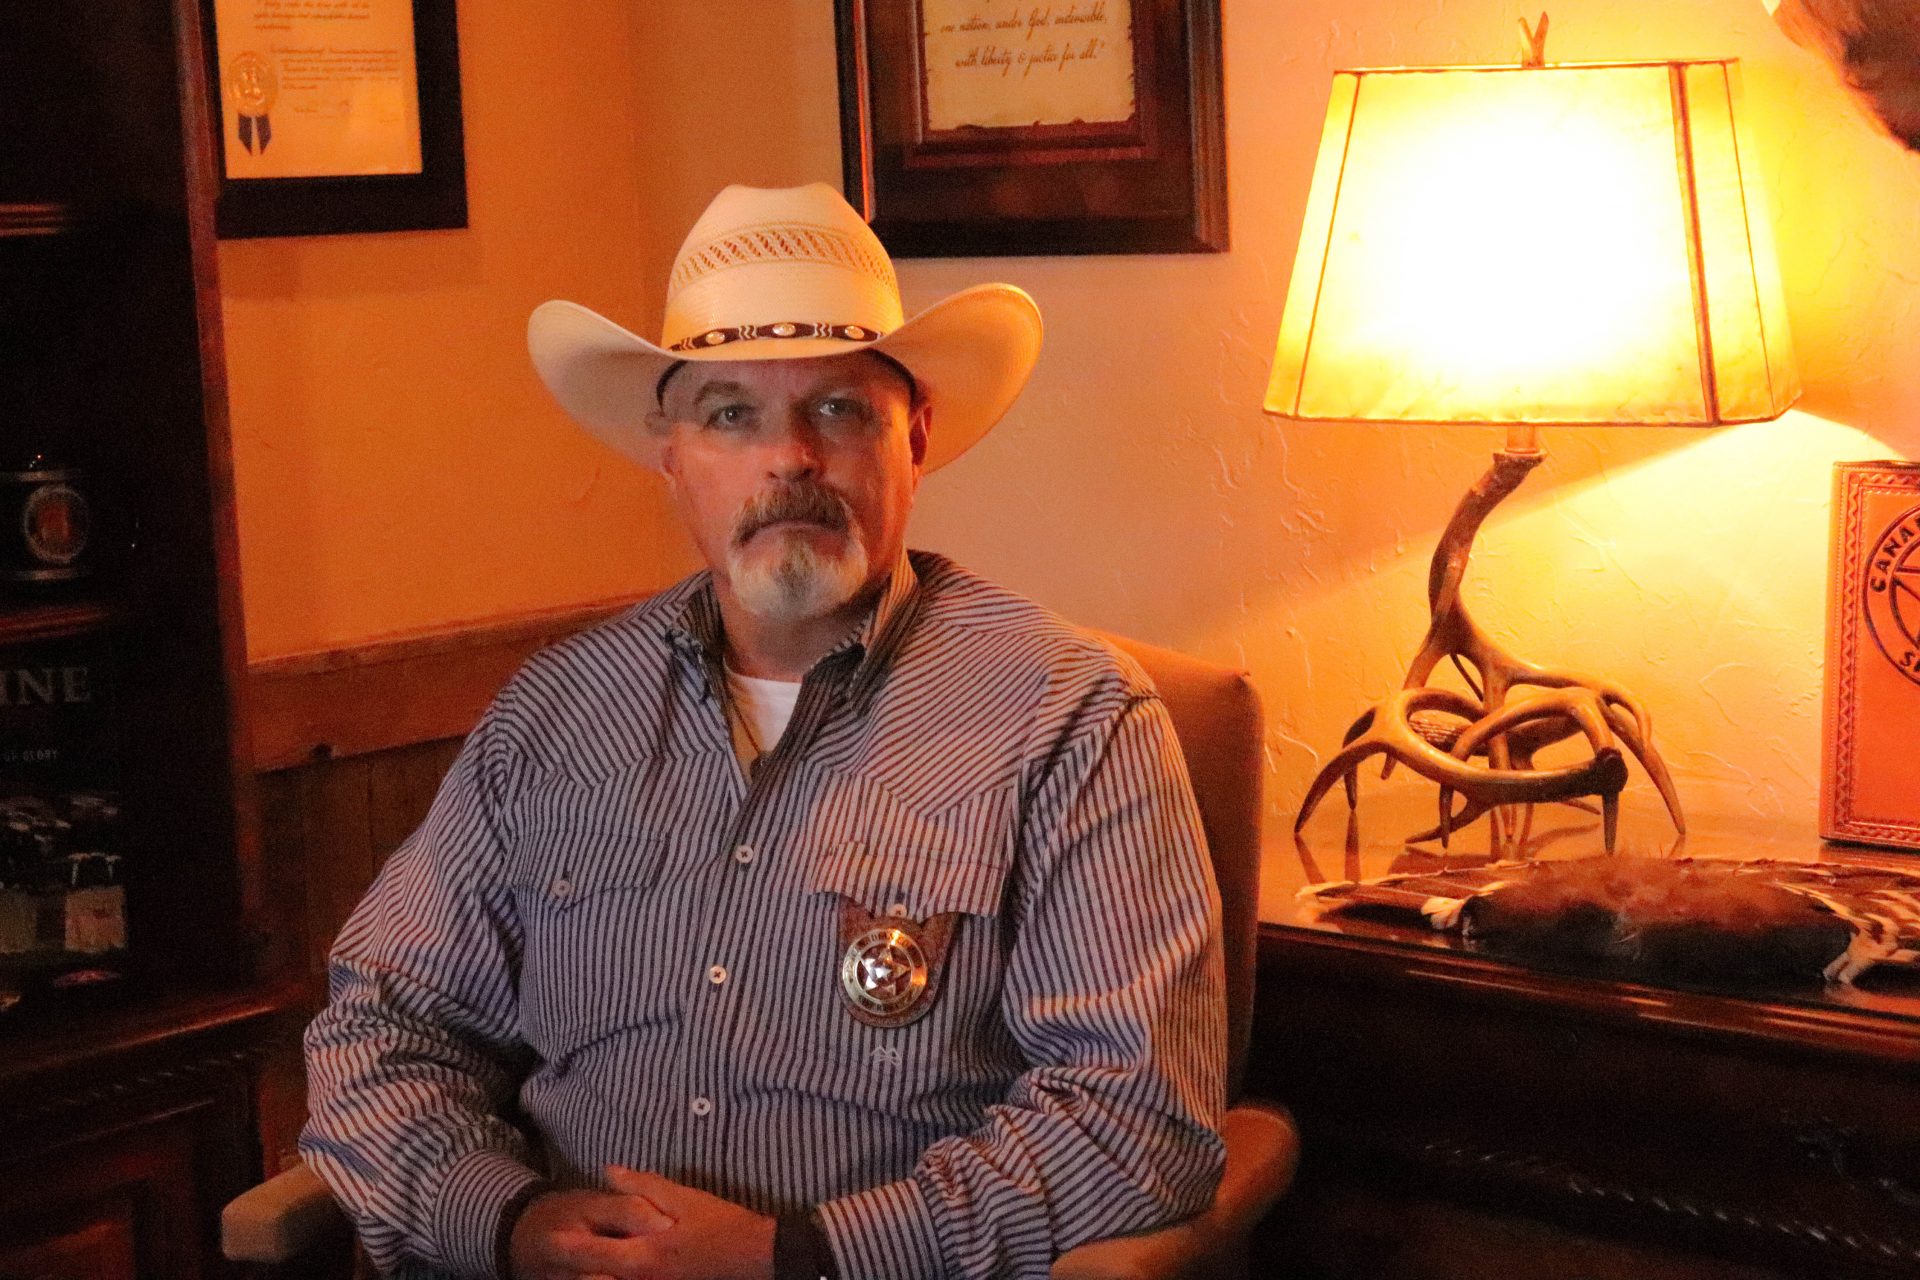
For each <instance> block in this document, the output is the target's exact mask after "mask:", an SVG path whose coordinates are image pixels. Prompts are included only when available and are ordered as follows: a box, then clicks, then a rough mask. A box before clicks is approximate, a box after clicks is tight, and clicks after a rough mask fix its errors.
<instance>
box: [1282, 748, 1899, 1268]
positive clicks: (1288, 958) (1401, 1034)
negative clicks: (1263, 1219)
mask: <svg viewBox="0 0 1920 1280" xmlns="http://www.w3.org/2000/svg"><path fill="white" fill-rule="evenodd" d="M1371 787H1372V789H1371V790H1367V789H1363V794H1362V798H1361V807H1360V812H1359V821H1358V823H1357V831H1353V832H1349V831H1348V830H1347V829H1346V828H1347V815H1346V813H1345V810H1344V806H1342V805H1341V804H1340V803H1339V801H1338V798H1337V797H1336V798H1335V799H1333V800H1332V801H1330V802H1329V803H1328V804H1327V805H1326V806H1324V808H1323V811H1322V812H1321V813H1319V814H1316V815H1315V819H1314V821H1313V822H1312V823H1311V824H1309V826H1308V828H1307V830H1306V831H1305V832H1304V833H1303V837H1304V838H1303V839H1302V840H1301V841H1300V842H1299V843H1298V845H1297V846H1295V847H1293V848H1288V849H1286V850H1285V851H1284V852H1280V851H1275V852H1271V853H1269V855H1268V858H1267V868H1266V873H1267V878H1266V881H1265V882H1264V884H1263V909H1262V920H1263V924H1262V928H1261V938H1260V972H1259V987H1258V991H1259V997H1258V1008H1257V1012H1256V1016H1255V1029H1254V1041H1253V1060H1252V1064H1251V1071H1252V1080H1251V1087H1252V1088H1254V1089H1255V1090H1256V1091H1258V1092H1260V1093H1262V1094H1265V1095H1268V1096H1271V1097H1274V1098H1276V1099H1278V1100H1280V1101H1283V1102H1285V1103H1286V1104H1287V1105H1289V1106H1290V1107H1292V1108H1293V1110H1294V1114H1295V1116H1296V1117H1297V1118H1298V1120H1299V1122H1300V1127H1301V1131H1302V1134H1303V1140H1304V1160H1303V1164H1302V1168H1301V1173H1300V1178H1299V1182H1298V1184H1297V1189H1296V1191H1295V1193H1294V1194H1293V1195H1292V1196H1291V1197H1290V1198H1289V1200H1288V1201H1287V1203H1286V1204H1285V1205H1284V1206H1283V1208H1282V1211H1281V1212H1280V1213H1279V1214H1278V1215H1277V1217H1276V1218H1275V1220H1274V1221H1273V1222H1272V1224H1271V1227H1270V1230H1269V1231H1268V1233H1267V1234H1266V1236H1265V1237H1264V1239H1263V1241H1262V1247H1263V1248H1264V1249H1265V1250H1266V1251H1267V1254H1266V1256H1267V1257H1268V1258H1269V1259H1270V1264H1271V1271H1272V1273H1273V1274H1276V1275H1287V1276H1310V1277H1329V1278H1330V1277H1342V1278H1344V1277H1353V1278H1354V1280H1360V1278H1361V1277H1365V1278H1366V1280H1390V1278H1399V1277H1409V1278H1411V1277H1431V1278H1433V1280H1442V1278H1445V1280H1453V1278H1454V1277H1459V1278H1460V1280H1465V1278H1466V1277H1475V1278H1480V1277H1499V1278H1500V1280H1530V1278H1531V1277H1542V1278H1543V1280H1544V1278H1545V1277H1553V1280H1568V1278H1569V1277H1577V1278H1580V1280H1587V1278H1593V1280H1607V1278H1611V1277H1621V1278H1623V1280H1624V1278H1626V1277H1631V1278H1632V1280H1665V1278H1667V1277H1696V1278H1697V1277H1728V1278H1743V1280H1744V1278H1747V1277H1751V1278H1753V1280H1762V1278H1769V1280H1772V1278H1779V1277H1789V1276H1793V1277H1803V1276H1804V1277H1812V1276H1820V1277H1832V1276H1854V1275H1858V1276H1895V1275H1920V976H1916V977H1892V976H1888V975H1886V974H1884V973H1881V974H1878V975H1869V976H1868V977H1867V978H1865V979H1863V980H1862V984H1861V986H1860V987H1859V988H1857V989H1855V988H1843V987H1834V988H1829V987H1826V986H1824V985H1823V984H1822V983H1821V982H1820V981H1819V980H1818V979H1817V978H1816V979H1813V980H1810V981H1808V982H1807V983H1805V984H1802V985H1798V986H1776V987H1772V988H1769V989H1767V990H1764V991H1762V990H1726V989H1722V990H1712V989H1698V988H1695V989H1682V988H1680V987H1678V986H1656V985H1650V984H1647V983H1643V982H1631V981H1623V980H1619V979H1616V978H1612V977H1609V976H1608V975H1606V974H1605V973H1602V972H1594V971H1587V972H1580V971H1577V970H1572V969H1568V970H1550V969H1547V968H1543V967H1540V966H1537V965H1523V964H1518V963H1514V962H1511V961H1508V960H1503V959H1499V958H1495V957H1493V956H1490V955H1486V954H1480V953H1476V952H1475V951H1473V950H1470V949H1469V948H1468V947H1467V946H1465V945H1464V944H1462V943H1460V942H1459V941H1457V940H1455V939H1453V938H1452V937H1450V936H1447V935H1442V934H1439V933H1436V932H1433V931H1431V930H1429V929H1426V928H1425V927H1424V926H1422V925H1418V924H1411V923H1401V922H1395V921H1392V920H1388V919H1385V918H1380V917H1374V918H1366V917H1363V916H1356V915H1351V914H1336V915H1331V916H1320V917H1317V918H1316V917H1315V916H1313V915H1312V914H1311V913H1310V912H1308V911H1305V910H1303V909H1302V908H1301V907H1300V906H1299V904H1298V903H1297V902H1296V901H1295V897H1294V895H1295V893H1296V892H1297V891H1298V889H1299V888H1300V887H1301V886H1303V885H1305V884H1307V883H1310V882H1314V881H1319V880H1325V879H1360V878H1369V877H1372V876H1377V875H1383V874H1386V873H1387V872H1388V871H1390V870H1394V869H1401V866H1404V863H1405V860H1406V859H1407V857H1408V851H1407V847H1406V846H1405V844H1404V842H1403V840H1402V839H1400V838H1396V833H1399V835H1401V836H1403V835H1404V834H1405V833H1409V832H1413V831H1417V830H1419V829H1421V828H1422V827H1425V826H1430V825H1431V823H1432V803H1433V800H1432V791H1431V789H1429V788H1422V787H1413V786H1409V787H1405V788H1399V789H1394V788H1385V789H1383V788H1381V786H1380V784H1379V783H1377V782H1374V783H1372V784H1371ZM1630 794H1631V793H1630ZM1639 799H1641V800H1644V797H1642V798H1639ZM1538 825H1539V826H1540V830H1539V832H1538V833H1537V837H1536V843H1537V845H1538V847H1539V848H1540V849H1542V850H1543V851H1544V852H1543V854H1542V856H1554V857H1568V856H1583V855H1586V854H1599V853H1600V852H1601V846H1600V837H1599V832H1598V819H1597V818H1588V817H1586V816H1584V815H1581V814H1578V813H1575V812H1573V811H1572V810H1567V809H1559V810H1557V811H1556V812H1555V813H1553V814H1548V813H1547V811H1545V810H1542V813H1541V818H1540V820H1539V824H1538ZM1694 826H1695V830H1694V832H1693V833H1692V835H1691V836H1690V837H1689V838H1688V839H1687V840H1686V841H1684V842H1676V841H1675V839H1674V837H1673V836H1672V833H1671V830H1670V828H1667V827H1666V826H1665V819H1664V817H1663V816H1661V815H1660V814H1659V813H1658V811H1657V810H1656V809H1651V808H1647V807H1646V806H1645V805H1644V803H1642V804H1637V805H1631V806H1630V807H1629V809H1628V811H1627V813H1626V814H1625V815H1624V816H1623V826H1622V851H1623V852H1624V853H1628V854H1632V853H1639V854H1656V855H1661V856H1698V857H1711V856H1719V857H1767V858H1795V859H1805V860H1816V859H1825V860H1834V859H1838V860H1843V861H1867V862H1880V863H1882V864H1890V865H1896V866H1903V867H1906V868H1908V869H1912V870H1915V871H1920V855H1911V856H1905V857H1904V858H1903V855H1899V854H1888V853H1884V852H1883V853H1878V854H1876V853H1874V852H1873V851H1867V850H1850V849H1847V850H1843V849H1839V848H1835V847H1829V846H1823V845H1822V844H1821V843H1820V841H1819V840H1818V839H1817V838H1816V836H1815V835H1814V833H1813V830H1812V826H1811V823H1810V822H1809V824H1808V825H1807V827H1806V828H1805V829H1802V830H1795V829H1792V828H1791V827H1789V826H1787V825H1785V824H1780V823H1763V822H1759V821H1756V820H1753V819H1750V818H1749V819H1738V818H1731V817H1727V816H1716V815H1696V816H1695V817H1694ZM1488 839H1489V838H1488V835H1487V832H1486V827H1485V824H1484V823H1483V824H1479V825H1477V826H1476V827H1474V828H1471V829H1470V830H1469V831H1468V832H1466V833H1460V834H1456V836H1455V839H1454V854H1455V855H1456V856H1458V857H1460V858H1461V859H1462V860H1463V861H1480V860H1485V859H1486V858H1487V856H1488ZM1432 847H1433V846H1422V848H1432ZM1396 864H1399V865H1396Z"/></svg>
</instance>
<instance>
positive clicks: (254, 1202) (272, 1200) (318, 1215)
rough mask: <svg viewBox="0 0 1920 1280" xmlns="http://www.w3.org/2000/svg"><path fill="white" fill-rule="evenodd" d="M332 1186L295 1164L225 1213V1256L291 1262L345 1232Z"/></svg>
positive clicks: (237, 1259)
mask: <svg viewBox="0 0 1920 1280" xmlns="http://www.w3.org/2000/svg"><path fill="white" fill-rule="evenodd" d="M346 1227H347V1219H346V1215H344V1214H342V1213H341V1212H340V1207H339V1206H338V1205H336V1204H335V1203H334V1202H333V1194H332V1193H331V1192H329V1191H328V1190H327V1184H326V1183H324V1182H322V1181H320V1178H319V1176H318V1175H317V1174H315V1173H314V1172H313V1170H311V1169H309V1168H307V1166H306V1165H305V1164H295V1165H293V1166H291V1167H290V1168H288V1169H287V1170H286V1171H285V1172H283V1173H280V1174H277V1175H275V1176H274V1177H271V1178H268V1179H267V1180H266V1181H265V1182H263V1183H261V1184H260V1185H259V1186H257V1187H254V1188H253V1189H252V1190H250V1191H246V1192H243V1193H242V1194H240V1195H238V1196H236V1197H234V1199H233V1200H231V1201H229V1202H228V1204H227V1207H226V1208H225V1209H223V1210H221V1211H220V1251H221V1252H222V1253H223V1254H225V1255H226V1257H227V1258H228V1260H230V1261H233V1262H264V1263H284V1262H292V1261H294V1260H295V1259H296V1258H298V1257H300V1256H301V1255H302V1254H305V1253H307V1252H309V1251H311V1250H313V1249H316V1248H318V1247H319V1246H320V1245H322V1244H325V1243H328V1242H329V1241H332V1240H336V1239H338V1238H339V1237H340V1235H341V1234H342V1233H343V1232H344V1231H345V1230H346Z"/></svg>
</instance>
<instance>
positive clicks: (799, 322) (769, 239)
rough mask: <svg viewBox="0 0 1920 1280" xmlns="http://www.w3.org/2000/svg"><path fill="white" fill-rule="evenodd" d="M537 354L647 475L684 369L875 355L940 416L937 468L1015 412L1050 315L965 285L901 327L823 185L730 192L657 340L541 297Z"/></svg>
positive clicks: (683, 258)
mask: <svg viewBox="0 0 1920 1280" xmlns="http://www.w3.org/2000/svg"><path fill="white" fill-rule="evenodd" d="M527 349H528V351H529V352H530V353H531V354H532V356H533V363H534V367H535V368H537V369H538V370H539V371H540V378H541V380H542V381H544V382H545V383H546V384H547V390H549V391H551V392H552V393H553V397H554V399H556V400H558V401H559V402H560V407H561V408H563V409H565V410H566V411H567V413H568V414H569V415H571V416H572V417H573V419H574V420H575V421H577V422H579V423H580V424H581V425H582V426H584V427H586V428H587V429H588V430H589V431H591V432H593V434H594V435H596V436H598V437H600V439H602V440H603V441H605V442H606V443H608V444H610V445H612V446H613V447H614V448H616V449H618V450H620V451H621V452H622V453H625V454H627V455H628V456H629V457H632V458H634V459H636V460H638V461H640V462H642V463H645V464H646V465H648V466H653V465H655V463H656V460H657V458H658V450H659V440H658V439H657V437H656V436H655V435H654V434H653V433H652V432H650V431H649V430H648V429H647V415H648V414H649V413H650V412H652V411H653V410H655V409H656V408H658V402H657V401H656V399H655V396H656V395H657V388H658V386H659V382H660V378H661V375H663V374H664V373H665V372H666V371H667V370H668V369H669V368H670V367H672V366H673V365H674V364H676V363H678V362H680V361H683V360H685V361H702V360H797V359H800V358H802V357H806V356H830V355H840V354H843V353H845V352H849V351H878V352H881V353H883V354H885V355H887V356H889V357H891V358H892V359H894V360H896V361H898V362H899V363H900V364H901V365H903V366H905V367H906V369H907V370H908V372H910V373H911V374H912V375H913V379H914V381H915V382H916V383H918V384H919V387H920V390H921V392H922V393H923V394H924V395H925V396H926V397H927V399H928V401H929V402H930V403H931V404H932V406H933V429H932V438H931V439H930V440H929V442H928V447H927V459H926V468H927V470H929V471H931V470H933V469H934V468H936V467H940V466H943V465H945V464H946V463H949V462H951V461H953V460H954V459H955V458H957V457H959V456H960V455H961V454H962V453H964V452H966V450H967V449H968V448H969V447H970V446H972V445H973V443H974V442H975V441H977V440H979V439H980V437H981V436H983V435H985V434H986V433H987V431H988V429H989V428H991V427H992V426H993V424H994V423H996V422H998V421H999V420H1000V418H1001V416H1002V415H1003V414H1005V413H1006V411H1007V409H1008V408H1009V407H1010V406H1011V405H1012V404H1013V401H1014V398H1015V397H1017V396H1018V395H1019V394H1020V389H1021V388H1022V387H1023V386H1025V385H1026V382H1027V375H1028V374H1030V373H1031V372H1032V371H1033V364H1034V361H1035V360H1036V359H1037V358H1038V357H1039V354H1040V310H1039V308H1038V307H1036V306H1035V305H1034V302H1033V299H1032V298H1030V297H1028V296H1027V294H1026V293H1025V291H1023V290H1021V289H1017V288H1015V287H1014V286H1012V285H1008V284H986V285H979V286H976V287H974V288H971V289H965V290H962V291H961V292H959V293H956V294H954V295H953V296H952V297H950V298H946V299H943V300H942V301H940V302H936V303H934V304H933V305H932V306H930V307H928V308H927V309H926V310H925V311H922V312H920V314H918V315H916V316H914V317H913V319H911V320H904V321H903V320H902V318H901V311H900V285H899V282H898V280H897V279H896V278H895V276H894V273H893V263H892V262H891V261H889V260H888V258H887V251H886V250H885V249H884V248H882V247H881V245H880V239H879V237H877V236H875V235H874V234H873V231H872V229H871V228H869V227H868V226H867V224H866V223H865V222H864V221H863V220H862V219H861V217H860V215H859V214H857V213H855V212H854V211H853V209H852V207H851V206H849V205H848V204H847V202H846V201H845V200H843V199H842V198H841V197H840V193H839V192H837V191H835V190H834V189H833V188H832V187H829V186H827V185H825V184H824V183H818V182H816V183H813V184H811V185H810V186H805V187H787V188H782V189H774V190H767V189H762V188H758V187H741V186H732V187H728V188H727V189H726V190H724V191H722V192H721V193H720V194H719V195H717V196H715V197H714V198H713V203H712V204H710V205H708V206H707V211H706V212H705V213H703V214H701V215H700V220H699V221H698V222H696V223H694V224H693V230H692V231H690V232H688V233H687V238H686V242H685V243H684V244H682V245H681V246H680V253H679V256H678V257H676V258H675V259H674V263H673V274H672V276H671V277H669V279H668V282H667V306H666V317H665V320H664V322H663V323H662V325H661V333H660V341H659V343H658V344H655V343H652V342H648V341H647V340H646V339H645V338H642V337H640V336H639V335H638V334H636V333H633V332H631V331H629V330H627V329H624V328H622V327H621V326H619V325H617V324H615V323H614V322H613V321H611V320H608V319H607V318H606V317H604V316H601V315H599V314H597V313H595V312H593V311H590V310H588V309H587V308H586V307H583V306H581V305H580V304H579V303H577V302H560V301H555V302H543V303H541V304H540V306H538V307H536V308H535V309H534V312H533V315H532V317H531V318H530V319H529V320H528V321H527Z"/></svg>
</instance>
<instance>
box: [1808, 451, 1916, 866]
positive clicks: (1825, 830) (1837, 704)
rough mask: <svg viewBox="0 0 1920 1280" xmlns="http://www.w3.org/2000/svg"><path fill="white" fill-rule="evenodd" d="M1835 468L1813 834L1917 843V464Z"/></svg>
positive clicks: (1860, 464) (1884, 842)
mask: <svg viewBox="0 0 1920 1280" xmlns="http://www.w3.org/2000/svg"><path fill="white" fill-rule="evenodd" d="M1833 470H1834V476H1833V568H1832V574H1833V576H1832V578H1831V580H1830V581H1829V583H1828V591H1827V680H1826V700H1825V712H1824V717H1823V720H1824V724H1823V729H1822V735H1821V736H1822V747H1821V764H1822V768H1821V784H1820V834H1821V835H1822V836H1825V837H1826V838H1827V839H1829V840H1849V841H1854V842H1857V843H1863V844H1879V845H1894V846H1898V847H1900V848H1906V849H1920V463H1916V462H1842V463H1837V464H1835V466H1834V469H1833Z"/></svg>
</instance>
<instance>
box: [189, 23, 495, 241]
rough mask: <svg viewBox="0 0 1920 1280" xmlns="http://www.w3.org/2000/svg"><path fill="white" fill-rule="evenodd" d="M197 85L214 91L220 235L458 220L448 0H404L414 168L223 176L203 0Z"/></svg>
mask: <svg viewBox="0 0 1920 1280" xmlns="http://www.w3.org/2000/svg"><path fill="white" fill-rule="evenodd" d="M201 13H202V20H203V22H204V25H205V27H206V33H207V35H206V41H205V43H206V68H207V77H208V79H207V83H208V87H209V90H210V92H211V95H212V97H213V98H214V106H215V111H214V113H213V116H214V121H215V128H216V130H217V132H218V133H219V139H218V146H217V147H216V148H215V151H214V160H215V166H216V169H215V172H216V176H217V181H218V193H217V195H216V197H215V205H214V226H215V228H216V230H217V231H218V233H219V236H220V238H221V239H223V240H243V239H253V238H258V237H263V236H323V235H351V234H358V233H364V232H374V231H441V230H450V229H457V228H462V227H465V226H466V225H467V161H466V139H465V134H464V131H463V128H462V125H461V114H460V42H459V29H458V28H459V23H458V17H457V13H456V10H455V0H413V43H414V66H415V75H416V80H417V84H418V88H419V93H420V172H419V173H404V174H401V173H382V174H367V175H355V176H351V177H324V178H229V177H227V176H226V172H227V163H226V149H227V147H229V146H231V145H234V140H233V139H232V138H229V137H227V136H226V130H225V128H224V126H223V122H224V121H225V119H226V112H225V110H224V108H223V106H222V104H221V102H220V95H221V94H223V93H224V92H225V89H224V87H223V85H222V83H221V76H220V68H219V64H218V56H217V53H216V42H215V35H214V32H215V15H214V3H213V0H202V4H201Z"/></svg>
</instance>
